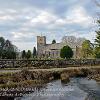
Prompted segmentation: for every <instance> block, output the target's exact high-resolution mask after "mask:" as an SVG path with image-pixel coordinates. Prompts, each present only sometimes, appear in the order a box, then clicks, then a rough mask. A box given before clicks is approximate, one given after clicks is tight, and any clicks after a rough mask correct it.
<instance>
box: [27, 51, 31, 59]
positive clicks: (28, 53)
mask: <svg viewBox="0 0 100 100" xmlns="http://www.w3.org/2000/svg"><path fill="white" fill-rule="evenodd" d="M31 56H32V53H31V51H30V50H28V52H27V53H26V58H27V59H29V58H31Z"/></svg>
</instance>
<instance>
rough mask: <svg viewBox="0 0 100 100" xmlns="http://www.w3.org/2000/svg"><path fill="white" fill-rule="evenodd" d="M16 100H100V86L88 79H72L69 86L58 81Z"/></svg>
mask: <svg viewBox="0 0 100 100" xmlns="http://www.w3.org/2000/svg"><path fill="white" fill-rule="evenodd" d="M14 100H100V84H99V83H97V82H96V81H94V80H88V79H87V78H71V81H70V82H69V83H67V84H63V83H61V81H60V80H56V81H52V82H50V83H48V84H47V85H46V86H45V87H44V88H41V89H39V90H38V91H37V90H36V91H35V92H34V93H31V94H29V95H24V96H23V97H20V98H15V99H14Z"/></svg>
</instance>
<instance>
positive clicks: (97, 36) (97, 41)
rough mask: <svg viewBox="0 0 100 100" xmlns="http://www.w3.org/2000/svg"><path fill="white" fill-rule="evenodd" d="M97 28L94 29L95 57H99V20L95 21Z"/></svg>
mask: <svg viewBox="0 0 100 100" xmlns="http://www.w3.org/2000/svg"><path fill="white" fill-rule="evenodd" d="M97 23H98V26H99V29H98V30H97V31H96V34H97V35H96V39H95V52H94V53H95V57H96V58H100V20H98V21H97Z"/></svg>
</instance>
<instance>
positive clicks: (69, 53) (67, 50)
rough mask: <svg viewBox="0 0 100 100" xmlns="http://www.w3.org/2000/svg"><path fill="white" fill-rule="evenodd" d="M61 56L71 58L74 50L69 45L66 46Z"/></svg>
mask: <svg viewBox="0 0 100 100" xmlns="http://www.w3.org/2000/svg"><path fill="white" fill-rule="evenodd" d="M60 57H61V58H64V59H70V58H72V57H73V51H72V49H71V48H70V47H69V46H64V47H63V48H62V49H61V51H60Z"/></svg>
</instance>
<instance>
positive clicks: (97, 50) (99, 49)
mask: <svg viewBox="0 0 100 100" xmlns="http://www.w3.org/2000/svg"><path fill="white" fill-rule="evenodd" d="M94 53H95V58H100V47H95V51H94Z"/></svg>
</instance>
